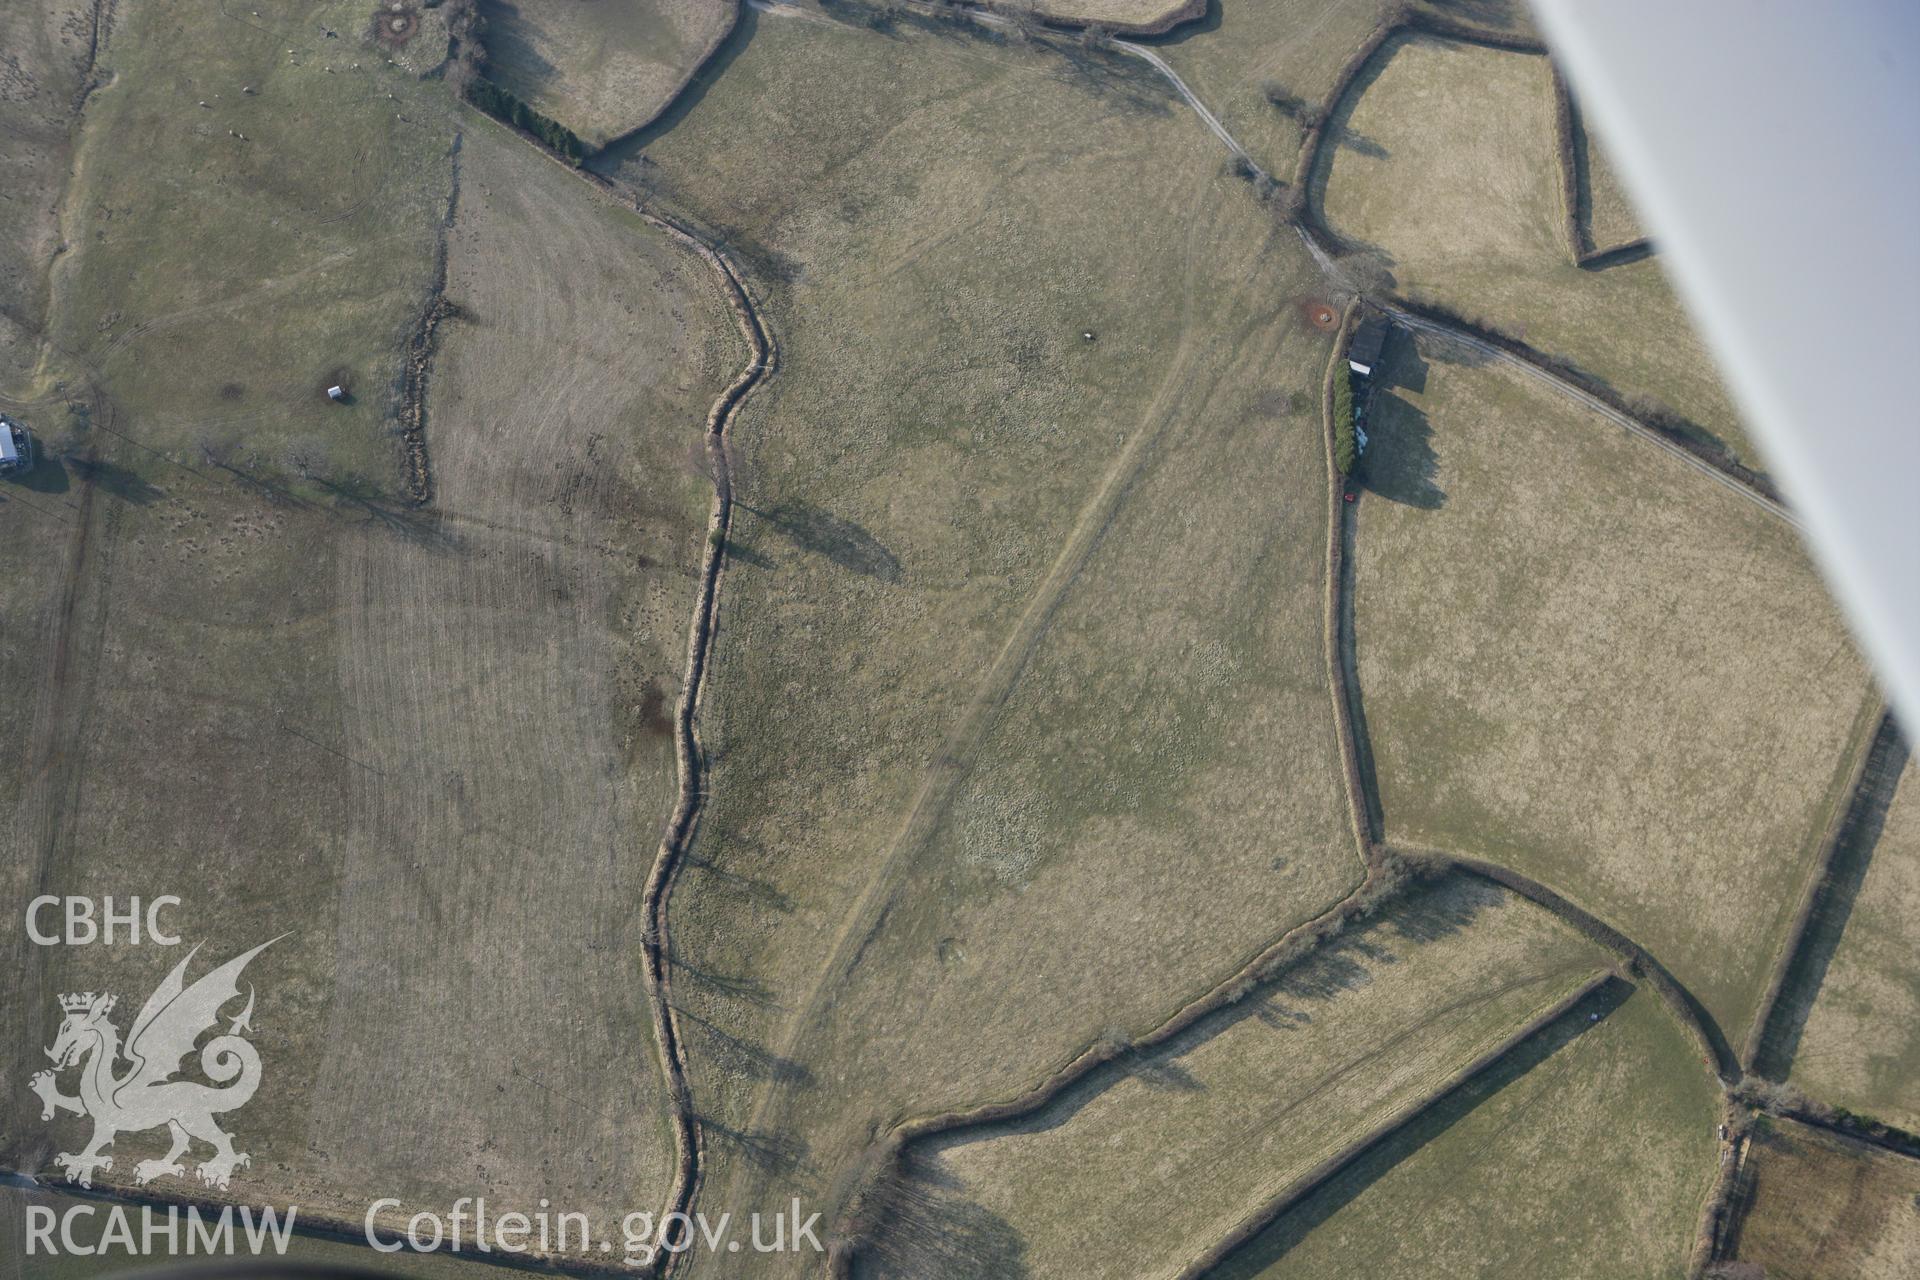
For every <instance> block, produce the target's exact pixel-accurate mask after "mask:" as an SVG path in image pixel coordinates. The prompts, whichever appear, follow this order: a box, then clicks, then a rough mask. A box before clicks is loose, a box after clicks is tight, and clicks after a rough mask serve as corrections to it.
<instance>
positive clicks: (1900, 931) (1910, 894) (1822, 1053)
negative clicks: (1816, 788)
mask: <svg viewBox="0 0 1920 1280" xmlns="http://www.w3.org/2000/svg"><path fill="white" fill-rule="evenodd" d="M1862 856H1864V857H1865V859H1866V867H1865V871H1864V875H1863V877H1862V878H1861V880H1860V882H1859V884H1858V886H1857V888H1856V889H1855V890H1854V892H1853V895H1852V898H1851V908H1850V910H1849V911H1848V912H1847V914H1846V917H1845V919H1844V920H1843V921H1838V922H1829V923H1828V924H1827V925H1826V926H1825V927H1824V928H1823V927H1821V926H1816V929H1815V931H1814V939H1815V942H1816V945H1819V946H1820V947H1821V954H1822V955H1824V956H1827V957H1828V960H1827V963H1826V967H1825V970H1824V972H1823V974H1822V975H1821V980H1820V983H1819V987H1818V994H1817V995H1816V996H1815V997H1814V1000H1813V1006H1812V1009H1811V1011H1810V1012H1809V1013H1808V1014H1807V1017H1806V1024H1805V1026H1804V1027H1803V1028H1802V1029H1801V1031H1800V1036H1799V1043H1798V1049H1797V1051H1796V1052H1795V1053H1794V1055H1793V1060H1792V1078H1793V1081H1794V1082H1795V1083H1796V1084H1799V1085H1801V1086H1802V1087H1804V1088H1805V1089H1806V1090H1807V1092H1809V1093H1811V1094H1812V1095H1814V1096H1815V1097H1817V1098H1819V1099H1820V1100H1821V1101H1823V1102H1827V1103H1830V1104H1833V1105H1835V1106H1844V1107H1848V1108H1851V1109H1852V1110H1854V1111H1859V1112H1863V1113H1865V1114H1867V1115H1872V1116H1877V1117H1879V1118H1880V1119H1882V1120H1886V1121H1889V1122H1890V1123H1893V1124H1897V1125H1899V1126H1901V1127H1902V1128H1906V1129H1914V1130H1920V1069H1916V1066H1915V1064H1916V1063H1920V927H1917V926H1916V925H1915V921H1916V920H1920V766H1916V765H1915V764H1914V763H1913V762H1912V761H1911V760H1909V761H1908V762H1907V765H1906V767H1905V768H1904V769H1902V770H1901V773H1900V780H1899V784H1898V788H1897V790H1895V791H1894V793H1893V797H1892V801H1891V803H1890V804H1889V805H1888V807H1887V808H1886V810H1885V811H1884V813H1881V814H1879V815H1878V817H1877V819H1876V820H1875V821H1874V822H1873V824H1872V830H1871V845H1870V848H1868V849H1866V850H1862ZM1836 926H1837V927H1838V930H1839V936H1838V938H1837V940H1836V939H1828V938H1825V937H1824V936H1823V935H1824V933H1825V932H1827V931H1828V930H1829V929H1831V928H1833V927H1836Z"/></svg>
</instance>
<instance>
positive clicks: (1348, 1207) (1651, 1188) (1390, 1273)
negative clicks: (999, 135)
mask: <svg viewBox="0 0 1920 1280" xmlns="http://www.w3.org/2000/svg"><path fill="white" fill-rule="evenodd" d="M1569 1035H1570V1036H1571V1038H1569ZM1718 1122H1719V1109H1718V1098H1717V1096H1716V1093H1715V1090H1714V1088H1713V1081H1712V1077H1711V1076H1710V1075H1708V1074H1707V1073H1706V1072H1704V1071H1702V1070H1700V1068H1699V1064H1698V1062H1697V1061H1696V1060H1695V1059H1694V1057H1693V1046H1692V1043H1691V1041H1690V1040H1689V1039H1688V1038H1687V1036H1686V1035H1685V1034H1684V1033H1683V1032H1682V1031H1681V1030H1680V1028H1679V1026H1678V1025H1677V1024H1676V1023H1675V1022H1674V1021H1673V1019H1672V1018H1670V1017H1669V1016H1668V1015H1667V1013H1666V1011H1665V1010H1664V1009H1662V1008H1661V1006H1660V1003H1659V1001H1658V999H1657V998H1656V997H1655V996H1654V995H1653V993H1652V992H1650V991H1646V990H1641V991H1639V992H1636V993H1635V994H1634V995H1632V996H1630V997H1629V998H1628V999H1627V1001H1626V1003H1625V1004H1623V1005H1621V1006H1620V1007H1619V1008H1617V1009H1615V1010H1614V1011H1613V1012H1612V1013H1610V1014H1608V1015H1607V1016H1606V1017H1605V1018H1603V1019H1602V1020H1601V1021H1599V1022H1598V1023H1594V1024H1592V1025H1590V1026H1588V1027H1586V1028H1584V1029H1582V1028H1581V1027H1580V1026H1579V1024H1578V1023H1577V1022H1576V1024H1575V1025H1574V1026H1573V1027H1572V1028H1563V1029H1562V1030H1561V1032H1560V1034H1558V1035H1555V1034H1552V1033H1551V1032H1549V1033H1546V1034H1544V1035H1543V1036H1542V1037H1540V1038H1539V1039H1538V1040H1536V1041H1531V1042H1529V1043H1528V1044H1527V1045H1525V1046H1523V1047H1522V1048H1521V1049H1519V1050H1517V1051H1516V1052H1515V1053H1514V1054H1512V1055H1510V1056H1509V1057H1508V1058H1507V1059H1504V1060H1503V1061H1502V1062H1501V1063H1500V1065H1498V1066H1496V1067H1495V1068H1494V1069H1493V1070H1491V1071H1489V1072H1488V1073H1487V1074H1486V1075H1485V1076H1483V1077H1480V1078H1479V1079H1477V1080H1476V1081H1474V1082H1472V1083H1470V1084H1468V1085H1467V1086H1465V1087H1464V1088H1462V1089H1461V1090H1460V1091H1458V1092H1457V1093H1455V1094H1453V1095H1451V1096H1449V1097H1448V1098H1447V1099H1446V1100H1445V1101H1443V1102H1442V1103H1441V1104H1440V1105H1439V1106H1436V1107H1433V1108H1431V1109H1430V1110H1429V1111H1427V1112H1424V1113H1422V1115H1421V1116H1420V1117H1418V1118H1417V1119H1416V1120H1415V1121H1414V1122H1413V1124H1411V1125H1409V1126H1408V1127H1407V1128H1406V1129H1404V1130H1402V1131H1401V1132H1400V1133H1398V1134H1396V1135H1394V1137H1392V1138H1390V1139H1388V1140H1387V1141H1386V1142H1385V1143H1383V1144H1382V1145H1381V1146H1380V1147H1378V1148H1376V1149H1375V1150H1374V1151H1373V1152H1371V1153H1369V1154H1368V1155H1366V1156H1363V1157H1362V1158H1361V1159H1360V1160H1359V1161H1357V1162H1356V1163H1354V1164H1353V1165H1351V1166H1349V1167H1348V1168H1347V1169H1346V1170H1345V1171H1343V1172H1342V1173H1341V1174H1339V1175H1338V1176H1337V1177H1335V1178H1334V1179H1333V1180H1332V1181H1330V1182H1328V1183H1327V1184H1326V1185H1325V1186H1324V1187H1323V1188H1321V1189H1320V1190H1319V1191H1317V1192H1315V1193H1314V1194H1313V1195H1312V1196H1310V1197H1308V1198H1307V1199H1306V1200H1305V1201H1303V1202H1302V1203H1301V1204H1299V1205H1298V1206H1297V1207H1296V1208H1294V1209H1293V1211H1292V1212H1290V1213H1288V1214H1287V1215H1286V1216H1284V1217H1282V1218H1281V1219H1280V1220H1279V1221H1278V1222H1276V1223H1275V1224H1274V1225H1273V1226H1271V1227H1269V1228H1268V1229H1267V1230H1266V1231H1265V1232H1264V1233H1262V1234H1261V1235H1260V1236H1259V1237H1257V1238H1256V1239H1255V1240H1253V1241H1252V1242H1251V1243H1249V1244H1248V1245H1247V1246H1246V1248H1245V1249H1244V1250H1242V1251H1241V1252H1240V1253H1239V1254H1237V1255H1236V1256H1234V1257H1232V1258H1229V1259H1228V1260H1227V1262H1226V1263H1225V1264H1223V1265H1222V1266H1221V1267H1219V1268H1218V1269H1216V1270H1215V1271H1214V1272H1213V1273H1212V1275H1211V1276H1210V1277H1209V1280H1292V1278H1293V1277H1302V1278H1305V1277H1315V1278H1318V1277H1324V1276H1336V1275H1340V1276H1345V1275H1364V1276H1377V1277H1380V1278H1381V1280H1440V1278H1441V1277H1457V1278H1458V1280H1507V1278H1509V1277H1511V1278H1512V1280H1522V1278H1526V1280H1531V1277H1535V1276H1542V1275H1552V1276H1564V1277H1568V1278H1569V1280H1576V1278H1579V1280H1585V1278H1591V1280H1612V1278H1613V1277H1616V1276H1676V1277H1677V1276H1680V1275H1683V1274H1684V1273H1685V1271H1686V1265H1687V1258H1688V1255H1689V1253H1690V1251H1691V1248H1692V1245H1693V1237H1694V1229H1695V1227H1696V1225H1697V1223H1698V1221H1699V1216H1700V1211H1701V1206H1702V1205H1703V1204H1704V1202H1705V1200H1706V1197H1707V1193H1708V1187H1709V1184H1710V1183H1711V1182H1712V1181H1713V1175H1714V1168H1715V1155H1716V1151H1717V1149H1718V1143H1717V1141H1716V1139H1715V1126H1716V1125H1717V1124H1718ZM1768 1274H1769V1275H1772V1274H1773V1273H1772V1272H1771V1271H1769V1272H1768Z"/></svg>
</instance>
